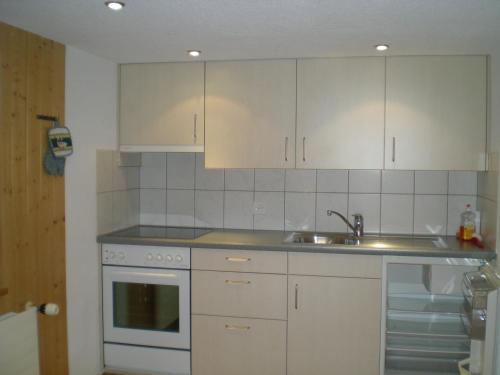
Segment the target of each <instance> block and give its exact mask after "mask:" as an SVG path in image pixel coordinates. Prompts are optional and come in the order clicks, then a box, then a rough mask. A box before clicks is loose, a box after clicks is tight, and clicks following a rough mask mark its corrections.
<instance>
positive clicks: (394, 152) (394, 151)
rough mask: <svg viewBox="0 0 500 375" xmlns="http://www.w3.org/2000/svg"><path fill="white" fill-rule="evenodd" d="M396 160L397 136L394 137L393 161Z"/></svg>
mask: <svg viewBox="0 0 500 375" xmlns="http://www.w3.org/2000/svg"><path fill="white" fill-rule="evenodd" d="M395 161H396V137H392V162H393V163H394V162H395Z"/></svg>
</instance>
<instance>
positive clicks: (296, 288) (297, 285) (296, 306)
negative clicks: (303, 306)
mask: <svg viewBox="0 0 500 375" xmlns="http://www.w3.org/2000/svg"><path fill="white" fill-rule="evenodd" d="M294 306H295V310H298V309H299V284H295V304H294Z"/></svg>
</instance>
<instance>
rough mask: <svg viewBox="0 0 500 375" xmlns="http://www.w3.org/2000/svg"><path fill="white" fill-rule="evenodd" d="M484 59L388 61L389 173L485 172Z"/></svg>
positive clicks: (387, 123)
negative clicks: (423, 171)
mask: <svg viewBox="0 0 500 375" xmlns="http://www.w3.org/2000/svg"><path fill="white" fill-rule="evenodd" d="M486 76H487V75H486V57H485V56H405V57H388V58H387V104H386V105H387V107H386V133H385V134H386V140H385V168H386V169H424V170H432V169H436V170H484V168H485V153H486V86H487V83H486V79H487V77H486Z"/></svg>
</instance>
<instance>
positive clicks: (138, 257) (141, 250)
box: [102, 244, 191, 269]
mask: <svg viewBox="0 0 500 375" xmlns="http://www.w3.org/2000/svg"><path fill="white" fill-rule="evenodd" d="M102 264H107V265H116V266H136V267H154V268H181V269H189V268H191V249H190V248H188V247H164V246H141V245H114V244H113V245H111V244H104V245H102Z"/></svg>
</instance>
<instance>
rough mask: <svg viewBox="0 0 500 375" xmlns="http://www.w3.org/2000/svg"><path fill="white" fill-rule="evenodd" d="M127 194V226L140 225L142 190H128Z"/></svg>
mask: <svg viewBox="0 0 500 375" xmlns="http://www.w3.org/2000/svg"><path fill="white" fill-rule="evenodd" d="M125 194H126V199H127V226H129V227H131V226H134V225H139V213H140V190H139V189H132V190H127V191H126V192H125Z"/></svg>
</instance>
